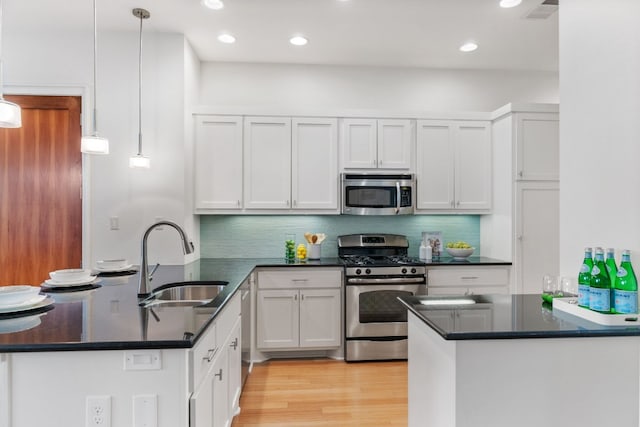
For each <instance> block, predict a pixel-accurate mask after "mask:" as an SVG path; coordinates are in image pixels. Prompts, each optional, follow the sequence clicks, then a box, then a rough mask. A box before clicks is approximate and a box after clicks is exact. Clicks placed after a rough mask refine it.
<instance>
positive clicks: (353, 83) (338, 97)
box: [200, 62, 558, 113]
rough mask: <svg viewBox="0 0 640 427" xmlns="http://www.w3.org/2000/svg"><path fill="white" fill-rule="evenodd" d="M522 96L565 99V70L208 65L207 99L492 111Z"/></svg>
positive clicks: (294, 106)
mask: <svg viewBox="0 0 640 427" xmlns="http://www.w3.org/2000/svg"><path fill="white" fill-rule="evenodd" d="M518 101H522V102H542V103H557V102H558V76H557V73H551V72H523V71H517V72H513V71H504V70H494V71H481V70H475V71H474V70H446V69H443V70H436V69H420V68H373V67H347V66H318V65H278V64H246V63H222V62H208V63H203V64H202V83H201V98H200V102H201V103H202V104H203V105H216V106H218V105H220V106H240V107H243V106H251V107H261V108H265V109H267V108H273V109H277V110H283V109H284V110H297V111H300V110H320V111H329V112H331V111H338V110H339V111H345V110H358V111H361V110H378V111H396V112H398V111H400V112H407V113H412V112H451V111H454V112H457V111H485V112H490V111H493V110H495V109H497V108H498V107H501V106H503V105H505V104H507V103H509V102H518Z"/></svg>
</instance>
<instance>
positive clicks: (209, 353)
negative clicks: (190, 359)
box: [202, 347, 218, 362]
mask: <svg viewBox="0 0 640 427" xmlns="http://www.w3.org/2000/svg"><path fill="white" fill-rule="evenodd" d="M217 351H218V348H217V347H216V348H210V349H209V350H208V351H207V355H206V356H204V357H203V358H202V360H206V361H207V362H211V361H212V360H213V356H214V355H215V354H216V352H217Z"/></svg>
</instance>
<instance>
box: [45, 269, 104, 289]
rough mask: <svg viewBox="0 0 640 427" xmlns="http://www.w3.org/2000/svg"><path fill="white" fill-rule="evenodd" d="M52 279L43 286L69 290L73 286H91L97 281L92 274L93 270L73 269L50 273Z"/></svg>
mask: <svg viewBox="0 0 640 427" xmlns="http://www.w3.org/2000/svg"><path fill="white" fill-rule="evenodd" d="M49 276H50V277H51V278H50V279H47V280H45V281H44V283H43V284H42V286H43V287H48V288H63V287H64V288H68V287H71V286H85V285H90V284H92V283H93V282H94V281H95V280H96V276H93V275H92V274H91V270H83V269H80V268H72V269H67V270H56V271H52V272H51V273H49Z"/></svg>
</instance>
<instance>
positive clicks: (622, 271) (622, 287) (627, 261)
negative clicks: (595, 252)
mask: <svg viewBox="0 0 640 427" xmlns="http://www.w3.org/2000/svg"><path fill="white" fill-rule="evenodd" d="M616 276H617V277H616V284H615V287H614V290H613V300H614V307H613V308H614V311H615V312H616V313H621V314H629V313H637V312H638V280H637V279H636V274H635V273H634V272H633V267H632V266H631V253H630V251H629V250H628V249H625V250H624V251H622V260H621V261H620V268H619V269H618V273H617V275H616Z"/></svg>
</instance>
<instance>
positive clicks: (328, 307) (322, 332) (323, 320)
mask: <svg viewBox="0 0 640 427" xmlns="http://www.w3.org/2000/svg"><path fill="white" fill-rule="evenodd" d="M340 313H341V310H340V289H302V290H300V347H325V348H326V347H340V342H341V335H340Z"/></svg>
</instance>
